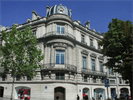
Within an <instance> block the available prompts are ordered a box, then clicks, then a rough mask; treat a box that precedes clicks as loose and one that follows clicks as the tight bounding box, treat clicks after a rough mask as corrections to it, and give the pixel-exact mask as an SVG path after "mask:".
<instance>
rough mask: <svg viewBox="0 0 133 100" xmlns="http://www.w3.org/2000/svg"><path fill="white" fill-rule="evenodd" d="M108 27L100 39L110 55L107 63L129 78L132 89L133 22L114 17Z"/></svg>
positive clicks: (125, 78) (104, 49) (103, 50)
mask: <svg viewBox="0 0 133 100" xmlns="http://www.w3.org/2000/svg"><path fill="white" fill-rule="evenodd" d="M108 28H109V30H108V32H106V33H103V39H102V40H101V41H99V44H100V45H101V46H103V49H102V52H103V54H104V55H105V56H108V57H109V60H108V62H107V63H105V65H106V66H107V67H109V68H112V69H113V71H114V72H118V73H120V74H121V75H122V78H123V79H124V80H129V83H130V87H131V90H132V72H133V70H132V55H133V53H132V47H133V46H132V38H133V35H132V29H133V27H132V23H131V21H129V20H127V21H122V20H118V19H112V22H110V23H109V25H108ZM131 93H132V92H131Z"/></svg>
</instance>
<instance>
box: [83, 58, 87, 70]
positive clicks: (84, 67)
mask: <svg viewBox="0 0 133 100" xmlns="http://www.w3.org/2000/svg"><path fill="white" fill-rule="evenodd" d="M84 58H85V59H84ZM84 61H85V66H84ZM82 64H83V67H82V68H83V69H86V68H87V57H86V56H82Z"/></svg>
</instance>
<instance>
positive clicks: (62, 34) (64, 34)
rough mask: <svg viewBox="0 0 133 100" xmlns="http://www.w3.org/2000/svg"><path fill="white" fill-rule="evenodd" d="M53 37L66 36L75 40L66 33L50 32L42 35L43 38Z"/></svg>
mask: <svg viewBox="0 0 133 100" xmlns="http://www.w3.org/2000/svg"><path fill="white" fill-rule="evenodd" d="M54 35H58V36H67V37H70V38H73V39H76V38H75V37H74V36H73V35H72V34H70V33H67V32H58V31H52V32H48V33H46V34H44V37H47V36H54Z"/></svg>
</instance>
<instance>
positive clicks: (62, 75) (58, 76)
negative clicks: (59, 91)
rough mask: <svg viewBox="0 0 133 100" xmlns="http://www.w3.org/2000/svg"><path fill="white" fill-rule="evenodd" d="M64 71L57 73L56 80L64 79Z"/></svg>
mask: <svg viewBox="0 0 133 100" xmlns="http://www.w3.org/2000/svg"><path fill="white" fill-rule="evenodd" d="M64 79H65V77H64V73H56V80H64Z"/></svg>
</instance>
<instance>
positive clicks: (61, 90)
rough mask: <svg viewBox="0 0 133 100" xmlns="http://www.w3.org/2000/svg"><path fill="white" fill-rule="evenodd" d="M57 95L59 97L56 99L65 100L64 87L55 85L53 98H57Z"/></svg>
mask: <svg viewBox="0 0 133 100" xmlns="http://www.w3.org/2000/svg"><path fill="white" fill-rule="evenodd" d="M57 97H59V99H58V100H65V88H63V87H56V88H55V89H54V100H57Z"/></svg>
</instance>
